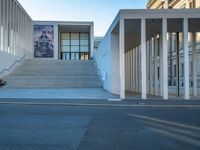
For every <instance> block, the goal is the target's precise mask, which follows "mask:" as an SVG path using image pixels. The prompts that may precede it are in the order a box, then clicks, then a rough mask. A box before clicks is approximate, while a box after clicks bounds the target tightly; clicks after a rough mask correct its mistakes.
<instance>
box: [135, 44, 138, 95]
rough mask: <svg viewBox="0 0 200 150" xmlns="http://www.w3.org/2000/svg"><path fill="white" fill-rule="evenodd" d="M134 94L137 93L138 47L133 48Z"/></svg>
mask: <svg viewBox="0 0 200 150" xmlns="http://www.w3.org/2000/svg"><path fill="white" fill-rule="evenodd" d="M135 92H138V47H136V48H135Z"/></svg>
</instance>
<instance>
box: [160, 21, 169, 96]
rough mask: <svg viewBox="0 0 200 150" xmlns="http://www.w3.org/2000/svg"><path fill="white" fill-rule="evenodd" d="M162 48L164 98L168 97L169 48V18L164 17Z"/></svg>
mask: <svg viewBox="0 0 200 150" xmlns="http://www.w3.org/2000/svg"><path fill="white" fill-rule="evenodd" d="M162 49H163V55H162V58H163V64H162V66H161V67H162V68H163V74H162V76H163V99H165V100H166V99H168V61H167V60H168V48H167V19H166V18H163V19H162Z"/></svg>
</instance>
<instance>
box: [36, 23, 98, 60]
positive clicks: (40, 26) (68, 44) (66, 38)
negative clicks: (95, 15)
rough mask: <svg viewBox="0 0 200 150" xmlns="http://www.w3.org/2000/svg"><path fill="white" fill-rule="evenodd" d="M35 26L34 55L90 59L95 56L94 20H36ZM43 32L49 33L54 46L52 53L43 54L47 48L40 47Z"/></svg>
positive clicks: (39, 56) (37, 56)
mask: <svg viewBox="0 0 200 150" xmlns="http://www.w3.org/2000/svg"><path fill="white" fill-rule="evenodd" d="M33 28H34V48H35V49H34V55H32V56H34V57H35V58H45V57H47V58H54V59H62V60H88V59H90V58H91V56H93V49H94V33H93V32H94V31H93V30H94V25H93V22H64V21H34V22H33ZM42 32H46V34H48V33H49V35H48V37H50V41H51V45H52V46H53V48H52V51H53V53H52V54H51V55H48V54H46V53H45V54H44V53H43V54H41V53H42V52H43V51H45V50H42V48H41V47H42V46H40V47H38V44H39V36H42V34H43V33H42ZM40 45H41V44H40ZM46 51H47V50H46Z"/></svg>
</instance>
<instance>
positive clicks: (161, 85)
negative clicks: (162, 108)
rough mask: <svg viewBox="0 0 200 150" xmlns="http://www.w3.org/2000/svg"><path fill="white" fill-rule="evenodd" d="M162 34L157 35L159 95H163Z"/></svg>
mask: <svg viewBox="0 0 200 150" xmlns="http://www.w3.org/2000/svg"><path fill="white" fill-rule="evenodd" d="M162 45H163V43H162V35H160V37H159V51H160V52H159V54H160V55H159V72H160V73H159V74H160V82H159V84H160V96H163V67H162V64H163V48H162Z"/></svg>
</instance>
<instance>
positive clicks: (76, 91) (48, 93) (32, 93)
mask: <svg viewBox="0 0 200 150" xmlns="http://www.w3.org/2000/svg"><path fill="white" fill-rule="evenodd" d="M13 98H14V99H99V100H101V99H116V98H119V97H118V96H116V95H113V94H110V93H109V92H107V91H105V90H104V89H102V88H67V89H66V88H55V89H54V88H49V89H48V88H40V89H15V88H0V99H13Z"/></svg>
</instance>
